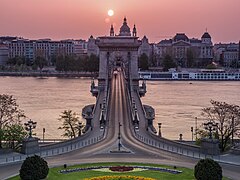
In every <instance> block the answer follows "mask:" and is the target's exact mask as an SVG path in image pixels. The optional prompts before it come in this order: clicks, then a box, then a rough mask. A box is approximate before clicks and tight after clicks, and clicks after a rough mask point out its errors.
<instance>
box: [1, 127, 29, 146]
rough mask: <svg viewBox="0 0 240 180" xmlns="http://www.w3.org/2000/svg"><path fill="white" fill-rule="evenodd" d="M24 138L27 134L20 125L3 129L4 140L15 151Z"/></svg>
mask: <svg viewBox="0 0 240 180" xmlns="http://www.w3.org/2000/svg"><path fill="white" fill-rule="evenodd" d="M26 136H27V132H26V131H25V129H24V127H23V125H22V124H21V123H15V124H8V125H6V127H5V129H4V140H5V141H6V142H7V144H8V147H9V148H12V149H17V148H18V145H19V144H20V143H21V142H22V140H23V139H24V138H25V137H26Z"/></svg>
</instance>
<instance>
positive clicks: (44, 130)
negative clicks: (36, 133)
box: [43, 128, 46, 142]
mask: <svg viewBox="0 0 240 180" xmlns="http://www.w3.org/2000/svg"><path fill="white" fill-rule="evenodd" d="M45 132H46V129H45V128H43V142H44V136H45Z"/></svg>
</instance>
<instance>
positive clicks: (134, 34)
mask: <svg viewBox="0 0 240 180" xmlns="http://www.w3.org/2000/svg"><path fill="white" fill-rule="evenodd" d="M133 36H134V37H137V28H136V26H135V24H134V27H133Z"/></svg>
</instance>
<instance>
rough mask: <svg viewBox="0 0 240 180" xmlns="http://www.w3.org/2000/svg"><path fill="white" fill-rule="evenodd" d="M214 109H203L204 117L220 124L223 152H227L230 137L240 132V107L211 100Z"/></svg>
mask: <svg viewBox="0 0 240 180" xmlns="http://www.w3.org/2000/svg"><path fill="white" fill-rule="evenodd" d="M210 102H211V104H212V107H207V108H204V109H203V113H202V115H203V116H204V117H206V118H207V121H211V122H213V123H217V124H218V127H217V129H218V136H219V141H220V149H221V151H222V152H223V151H225V150H226V148H227V146H228V145H229V143H230V137H231V136H232V137H233V135H234V134H238V133H239V132H240V107H239V106H237V105H232V104H227V103H226V102H218V101H214V100H211V101H210Z"/></svg>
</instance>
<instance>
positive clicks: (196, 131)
mask: <svg viewBox="0 0 240 180" xmlns="http://www.w3.org/2000/svg"><path fill="white" fill-rule="evenodd" d="M195 136H196V137H195V139H196V141H197V117H195Z"/></svg>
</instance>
